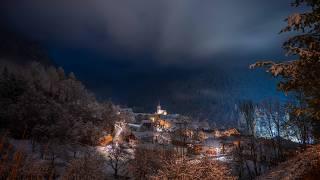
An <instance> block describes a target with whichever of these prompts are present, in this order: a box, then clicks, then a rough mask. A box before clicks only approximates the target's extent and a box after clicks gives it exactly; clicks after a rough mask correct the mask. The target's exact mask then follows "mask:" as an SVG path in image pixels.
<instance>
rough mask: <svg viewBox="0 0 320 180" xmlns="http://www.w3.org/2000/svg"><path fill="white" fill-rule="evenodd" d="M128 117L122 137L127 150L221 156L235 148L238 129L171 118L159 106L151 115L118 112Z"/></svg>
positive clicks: (171, 116)
mask: <svg viewBox="0 0 320 180" xmlns="http://www.w3.org/2000/svg"><path fill="white" fill-rule="evenodd" d="M120 113H123V114H125V115H126V117H129V118H128V119H129V120H128V121H126V122H125V123H124V126H125V127H123V129H125V130H123V131H122V132H121V133H122V135H121V137H122V141H124V142H127V143H128V144H129V145H130V146H135V145H137V144H139V145H144V146H148V145H150V146H161V147H166V148H172V149H175V150H177V151H179V152H182V153H184V154H189V155H201V154H207V155H212V156H221V155H224V154H227V153H228V151H231V150H232V148H233V147H234V146H235V145H236V142H237V141H238V137H239V136H240V133H239V132H238V130H237V129H235V128H232V129H227V130H222V129H215V128H212V127H211V126H210V125H209V123H208V122H206V121H194V120H192V119H190V118H189V117H186V116H183V115H180V114H170V113H168V112H167V111H166V110H164V109H162V107H161V105H160V103H159V104H158V106H157V108H156V111H155V112H154V113H134V112H133V111H132V109H129V108H126V109H121V112H120Z"/></svg>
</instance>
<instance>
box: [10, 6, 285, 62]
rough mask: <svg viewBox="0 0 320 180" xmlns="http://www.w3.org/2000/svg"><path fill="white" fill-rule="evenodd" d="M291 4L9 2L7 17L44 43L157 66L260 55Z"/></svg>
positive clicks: (274, 39)
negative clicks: (123, 55) (125, 55)
mask: <svg viewBox="0 0 320 180" xmlns="http://www.w3.org/2000/svg"><path fill="white" fill-rule="evenodd" d="M289 3H290V0H282V1H280V2H279V1H278V0H271V1H257V0H242V1H238V0H202V1H196V0H177V1H172V0H161V1H158V0H135V1H132V0H121V1H112V0H90V1H88V0H68V1H65V0H55V1H43V0H28V1H27V0H23V1H17V0H10V1H8V0H7V3H6V4H5V9H6V12H7V17H8V18H9V19H10V20H11V21H12V22H14V25H15V26H16V27H17V28H18V29H19V30H20V31H23V32H24V33H27V34H28V35H30V36H33V37H34V38H36V39H39V40H42V41H50V42H52V41H53V42H56V43H58V44H60V43H61V42H63V43H64V44H65V45H66V46H71V47H75V46H79V47H82V48H94V49H99V50H100V51H104V50H105V48H107V47H110V44H111V43H112V44H113V45H112V47H117V48H121V49H122V50H123V51H126V52H141V51H143V52H146V51H148V52H150V53H153V54H155V55H156V57H159V58H158V59H159V61H164V62H166V61H169V60H171V61H175V60H177V58H176V57H177V56H178V57H180V56H188V57H194V58H193V59H197V58H199V57H201V58H203V57H209V56H212V55H215V54H217V53H221V52H227V51H230V50H235V49H237V50H238V51H241V50H242V51H248V48H250V50H262V49H265V48H268V47H270V46H273V45H275V44H277V43H278V42H279V37H277V36H276V35H275V34H276V33H277V32H278V31H279V29H280V28H281V27H282V26H283V21H282V19H284V18H285V16H286V15H287V14H288V13H289V8H288V6H289Z"/></svg>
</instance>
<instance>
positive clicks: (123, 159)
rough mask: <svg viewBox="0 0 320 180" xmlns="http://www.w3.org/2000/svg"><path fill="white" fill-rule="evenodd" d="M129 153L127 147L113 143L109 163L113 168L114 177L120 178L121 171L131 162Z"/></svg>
mask: <svg viewBox="0 0 320 180" xmlns="http://www.w3.org/2000/svg"><path fill="white" fill-rule="evenodd" d="M129 158H130V157H129V153H128V152H126V151H125V149H124V148H123V147H122V146H120V145H118V144H113V145H112V148H111V149H110V151H109V154H108V161H107V162H108V165H109V166H110V167H111V168H112V169H113V171H114V173H113V175H114V178H116V179H117V178H119V171H120V170H122V169H124V167H125V166H126V165H127V163H128V162H129Z"/></svg>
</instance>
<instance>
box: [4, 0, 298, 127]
mask: <svg viewBox="0 0 320 180" xmlns="http://www.w3.org/2000/svg"><path fill="white" fill-rule="evenodd" d="M290 2H291V0H54V1H44V0H2V2H1V4H0V5H1V7H2V8H1V12H2V14H1V20H2V21H3V23H2V24H4V23H5V25H6V26H8V27H10V28H11V29H12V30H13V31H15V32H17V33H19V34H22V35H23V36H25V37H28V38H29V39H32V40H34V41H36V42H38V43H39V44H41V45H42V46H43V47H44V48H45V49H46V50H47V52H48V53H49V56H50V58H51V59H52V60H53V61H54V63H55V64H56V65H59V66H62V67H63V68H65V70H66V71H69V72H70V71H73V72H74V73H75V74H76V75H77V77H78V79H80V80H81V81H83V82H84V84H85V85H86V86H87V87H88V88H89V89H90V90H91V91H93V92H94V93H95V94H96V96H97V97H98V98H99V99H101V100H106V99H111V100H113V101H115V102H117V103H120V104H122V105H127V106H129V107H134V108H135V110H136V111H149V112H151V111H153V110H154V108H155V105H156V104H157V103H158V101H159V100H160V101H161V103H162V105H163V106H164V107H165V108H166V109H167V110H168V111H169V112H178V113H183V114H190V115H193V116H197V117H200V118H209V119H210V120H213V121H230V119H231V118H232V117H231V114H232V113H228V112H230V111H231V110H232V109H233V107H234V103H236V102H237V101H239V100H240V99H252V100H254V101H261V100H264V99H267V98H280V99H284V97H283V96H282V95H281V93H278V92H276V87H275V80H274V79H273V78H272V77H271V76H270V75H269V74H267V73H265V72H264V71H263V70H250V69H249V68H248V66H249V65H250V64H251V63H253V62H255V61H257V60H265V59H267V60H269V59H274V60H283V59H286V58H287V57H284V52H283V50H282V49H281V45H282V42H283V41H284V40H285V39H286V38H287V36H286V35H279V34H278V33H279V31H280V30H281V28H282V27H283V26H284V25H285V22H284V19H285V18H286V17H287V16H288V15H289V14H291V13H292V12H294V11H297V9H294V8H292V7H290Z"/></svg>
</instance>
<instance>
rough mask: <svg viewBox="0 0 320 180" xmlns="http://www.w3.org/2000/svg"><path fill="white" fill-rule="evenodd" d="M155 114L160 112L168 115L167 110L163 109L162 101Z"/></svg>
mask: <svg viewBox="0 0 320 180" xmlns="http://www.w3.org/2000/svg"><path fill="white" fill-rule="evenodd" d="M155 114H158V115H167V111H166V110H164V109H161V105H160V102H159V104H158V106H157V112H156V113H155Z"/></svg>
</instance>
